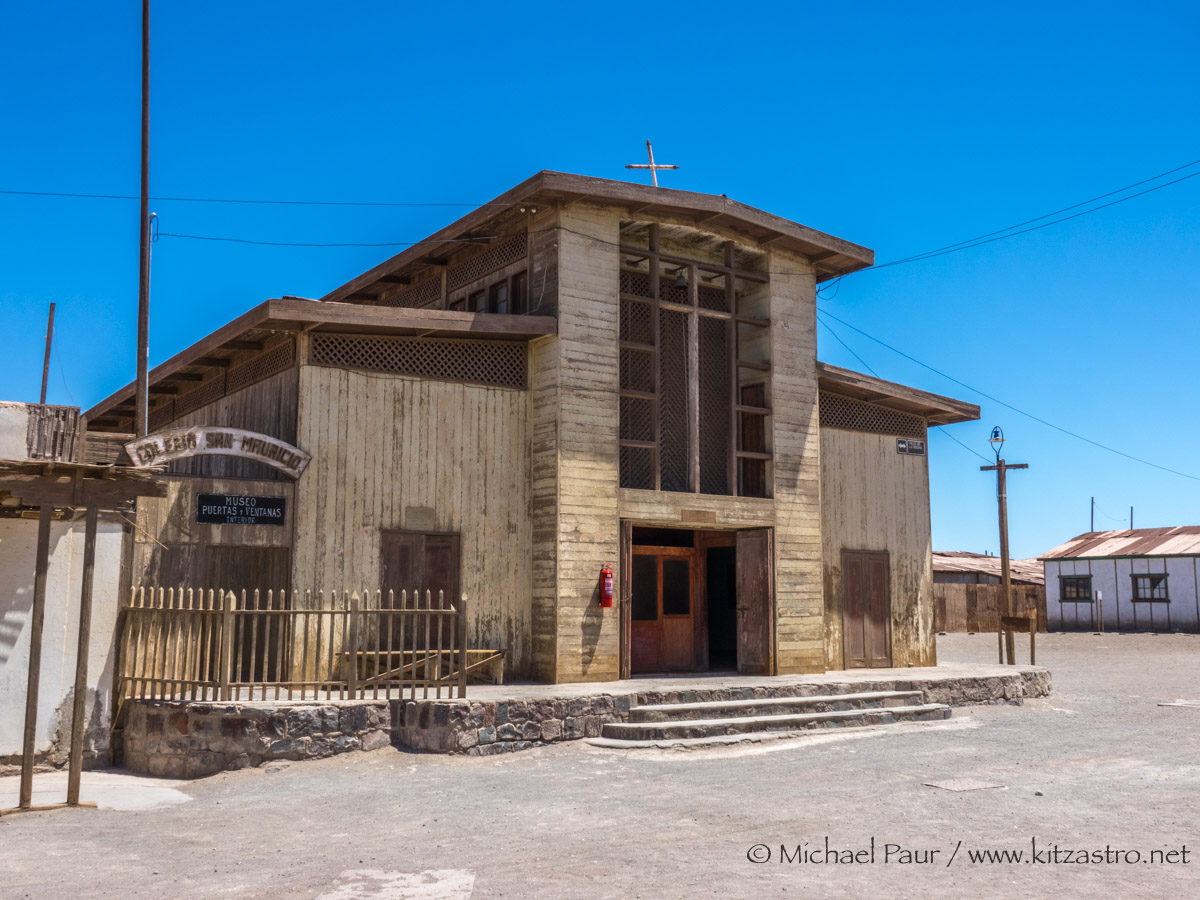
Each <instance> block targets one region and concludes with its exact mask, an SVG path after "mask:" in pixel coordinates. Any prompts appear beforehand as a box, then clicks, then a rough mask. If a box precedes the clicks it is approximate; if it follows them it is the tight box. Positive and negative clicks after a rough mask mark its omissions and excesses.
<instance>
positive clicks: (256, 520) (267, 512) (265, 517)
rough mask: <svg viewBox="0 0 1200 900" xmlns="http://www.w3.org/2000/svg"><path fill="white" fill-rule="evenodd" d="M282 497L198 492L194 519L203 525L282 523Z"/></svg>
mask: <svg viewBox="0 0 1200 900" xmlns="http://www.w3.org/2000/svg"><path fill="white" fill-rule="evenodd" d="M286 513H287V499H286V498H285V497H253V496H248V495H245V494H197V495H196V521H197V522H199V523H201V524H203V525H282V524H283V521H284V517H285V515H286Z"/></svg>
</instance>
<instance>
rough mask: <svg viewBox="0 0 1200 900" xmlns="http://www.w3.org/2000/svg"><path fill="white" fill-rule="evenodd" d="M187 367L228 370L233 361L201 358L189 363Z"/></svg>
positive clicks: (208, 357)
mask: <svg viewBox="0 0 1200 900" xmlns="http://www.w3.org/2000/svg"><path fill="white" fill-rule="evenodd" d="M188 365H189V366H208V367H209V368H212V369H228V368H229V367H230V366H232V365H233V360H232V359H221V358H220V357H216V356H202V357H200V358H199V359H194V360H192V361H191V362H190V363H188Z"/></svg>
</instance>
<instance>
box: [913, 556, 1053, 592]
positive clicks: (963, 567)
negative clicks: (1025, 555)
mask: <svg viewBox="0 0 1200 900" xmlns="http://www.w3.org/2000/svg"><path fill="white" fill-rule="evenodd" d="M933 571H935V572H982V573H984V574H985V575H995V576H996V577H997V578H1000V577H1002V576H1001V574H1000V557H998V556H987V555H985V554H983V553H970V552H967V551H965V550H934V551H933ZM1008 575H1009V578H1011V579H1012V580H1013V581H1014V582H1018V581H1026V582H1029V583H1030V584H1045V583H1046V576H1045V572H1044V570H1043V569H1042V563H1041V561H1040V560H1037V559H1010V560H1009V561H1008Z"/></svg>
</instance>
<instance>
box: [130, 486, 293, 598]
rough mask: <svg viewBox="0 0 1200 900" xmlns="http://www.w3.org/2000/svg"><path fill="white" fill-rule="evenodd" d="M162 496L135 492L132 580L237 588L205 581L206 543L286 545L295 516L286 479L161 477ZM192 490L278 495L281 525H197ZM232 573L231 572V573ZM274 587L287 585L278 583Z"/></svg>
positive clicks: (241, 545)
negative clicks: (282, 502)
mask: <svg viewBox="0 0 1200 900" xmlns="http://www.w3.org/2000/svg"><path fill="white" fill-rule="evenodd" d="M166 480H167V496H165V497H141V498H139V499H138V504H137V519H136V524H135V527H134V533H133V556H132V560H131V565H130V574H131V583H132V584H134V585H139V584H144V585H160V586H162V587H171V586H177V585H180V584H183V585H186V586H187V587H193V588H199V587H204V588H210V587H211V588H214V589H215V588H235V589H236V588H240V587H243V585H235V584H232V583H226V582H227V581H228V579H227V578H225V577H224V576H221V575H218V576H217V581H218V582H220V583H216V584H208V583H207V582H208V580H209V573H210V571H211V569H210V568H209V566H208V560H207V553H206V548H208V547H285V548H286V547H290V546H291V544H292V531H293V528H294V523H295V521H296V514H297V509H296V504H295V499H294V498H295V492H294V490H293V485H292V483H291V482H289V481H274V480H271V481H246V480H243V479H229V478H199V477H191V476H181V477H172V476H168V477H167V479H166ZM197 494H253V495H259V496H269V497H284V498H285V499H286V500H287V520H286V522H285V524H284V525H282V526H279V525H202V524H200V523H198V522H197V521H196V495H197ZM231 577H232V573H231ZM280 587H287V585H281V586H280Z"/></svg>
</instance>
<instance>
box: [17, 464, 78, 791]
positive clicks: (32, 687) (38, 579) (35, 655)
mask: <svg viewBox="0 0 1200 900" xmlns="http://www.w3.org/2000/svg"><path fill="white" fill-rule="evenodd" d="M65 487H67V488H68V489H70V487H71V485H69V484H68V485H65ZM53 517H54V508H53V507H52V506H48V505H46V504H44V503H43V504H42V505H41V509H40V510H38V535H37V550H36V551H35V555H34V562H33V609H32V611H31V612H30V616H29V674H28V677H27V678H26V681H25V735H24V740H23V744H22V751H21V787H20V796H19V799H18V801H17V804H18V806H19V808H21V809H29V807H30V806H31V805H32V803H33V755H34V750H35V748H36V738H37V712H38V688H39V681H40V680H41V676H42V626H43V625H44V623H45V620H46V580H47V576H48V574H49V571H50V520H51V519H52V518H53Z"/></svg>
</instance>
